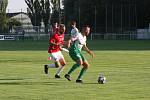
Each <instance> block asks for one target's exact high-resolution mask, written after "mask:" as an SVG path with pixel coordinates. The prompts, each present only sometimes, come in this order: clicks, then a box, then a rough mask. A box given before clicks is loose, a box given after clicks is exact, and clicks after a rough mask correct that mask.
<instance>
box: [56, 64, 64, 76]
mask: <svg viewBox="0 0 150 100" xmlns="http://www.w3.org/2000/svg"><path fill="white" fill-rule="evenodd" d="M63 69H64V66H61V67H60V68H58V70H57V73H56V75H60V73H61V72H62V71H63Z"/></svg>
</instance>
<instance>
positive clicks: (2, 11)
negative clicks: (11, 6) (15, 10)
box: [0, 0, 8, 33]
mask: <svg viewBox="0 0 150 100" xmlns="http://www.w3.org/2000/svg"><path fill="white" fill-rule="evenodd" d="M7 4H8V0H1V2H0V33H1V32H2V33H3V32H7V30H8V26H7V21H8V19H7V18H6V7H7Z"/></svg>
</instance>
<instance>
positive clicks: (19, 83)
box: [0, 81, 62, 85]
mask: <svg viewBox="0 0 150 100" xmlns="http://www.w3.org/2000/svg"><path fill="white" fill-rule="evenodd" d="M0 85H62V82H22V81H20V82H13V81H12V82H0Z"/></svg>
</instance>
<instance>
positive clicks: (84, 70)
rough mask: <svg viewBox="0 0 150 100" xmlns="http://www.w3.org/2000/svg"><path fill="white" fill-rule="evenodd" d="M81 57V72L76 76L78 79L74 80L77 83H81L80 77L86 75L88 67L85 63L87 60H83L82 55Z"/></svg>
mask: <svg viewBox="0 0 150 100" xmlns="http://www.w3.org/2000/svg"><path fill="white" fill-rule="evenodd" d="M81 56H82V60H83V64H82V66H83V68H82V69H81V71H80V73H79V75H78V78H77V80H76V82H77V83H83V81H82V77H83V75H84V74H85V73H86V70H87V69H88V67H89V63H88V62H87V60H86V59H85V58H84V56H83V55H81Z"/></svg>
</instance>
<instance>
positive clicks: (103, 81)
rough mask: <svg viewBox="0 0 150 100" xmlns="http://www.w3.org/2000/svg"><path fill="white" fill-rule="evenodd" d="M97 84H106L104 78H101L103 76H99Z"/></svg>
mask: <svg viewBox="0 0 150 100" xmlns="http://www.w3.org/2000/svg"><path fill="white" fill-rule="evenodd" d="M97 82H98V83H99V84H105V83H106V77H105V76H103V75H99V76H98V80H97Z"/></svg>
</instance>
